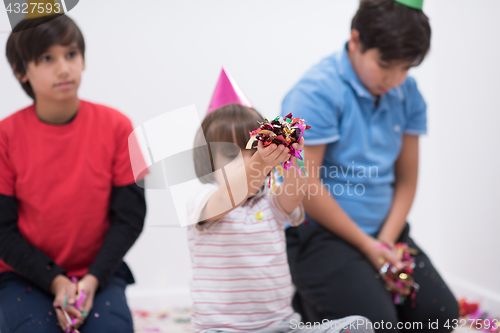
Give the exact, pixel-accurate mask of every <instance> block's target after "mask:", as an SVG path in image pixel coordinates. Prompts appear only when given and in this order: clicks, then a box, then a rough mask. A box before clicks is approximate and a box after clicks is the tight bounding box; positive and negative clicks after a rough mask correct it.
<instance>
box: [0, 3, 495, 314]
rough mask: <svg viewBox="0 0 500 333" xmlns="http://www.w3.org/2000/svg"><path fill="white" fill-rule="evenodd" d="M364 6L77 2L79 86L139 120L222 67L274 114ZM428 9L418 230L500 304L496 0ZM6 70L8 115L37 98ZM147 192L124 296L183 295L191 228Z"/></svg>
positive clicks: (459, 283) (4, 110) (464, 281)
mask: <svg viewBox="0 0 500 333" xmlns="http://www.w3.org/2000/svg"><path fill="white" fill-rule="evenodd" d="M357 4H358V1H355V0H309V1H298V0H293V1H291V0H273V1H271V0H251V1H250V0H245V1H243V0H232V1H231V0H226V1H223V0H217V1H215V0H214V1H201V0H198V1H194V0H184V1H172V0H171V1H141V2H136V1H117V0H113V1H112V0H106V1H97V0H85V1H81V2H80V4H78V6H77V7H76V8H75V9H73V10H72V11H71V13H70V16H71V17H72V18H73V19H74V20H75V21H76V22H77V23H78V24H79V25H80V27H81V29H82V31H83V33H84V35H85V38H86V42H87V47H88V48H87V53H86V64H87V69H86V72H85V74H84V78H83V83H82V86H81V89H80V96H81V97H82V98H84V99H88V100H90V101H96V102H101V103H104V104H108V105H110V106H113V107H116V108H117V109H119V110H121V111H122V112H124V113H125V114H127V115H128V116H129V117H130V118H131V119H132V120H133V122H134V124H135V125H139V124H141V123H143V122H145V121H147V120H149V119H151V118H153V117H155V116H157V115H160V114H162V113H164V112H167V111H171V110H174V109H176V108H179V107H182V106H186V105H190V104H196V106H197V107H198V111H199V113H200V115H203V114H204V111H205V110H206V108H207V106H208V102H209V99H210V97H211V93H212V91H213V88H214V86H215V83H216V80H217V78H218V75H219V71H220V68H221V65H225V66H226V67H227V68H228V70H229V71H230V72H231V73H232V75H233V77H234V78H235V79H236V81H237V82H238V83H239V85H240V86H241V87H242V89H243V90H244V91H245V93H246V94H247V96H248V97H249V98H250V100H251V101H252V102H253V103H254V105H255V106H256V107H257V109H259V110H260V111H261V112H262V113H263V114H264V115H266V116H269V117H272V116H274V115H276V114H278V113H279V111H280V104H281V100H282V98H283V97H284V95H285V93H286V92H287V90H288V89H290V88H291V86H292V85H293V84H294V83H295V82H296V81H297V80H298V79H299V78H300V76H301V75H302V74H303V73H304V72H305V71H306V70H307V68H309V67H310V66H311V65H312V64H314V63H316V62H318V61H319V60H320V59H321V58H322V57H324V56H326V55H328V54H330V53H332V52H334V51H336V50H338V49H339V48H341V47H342V46H343V42H344V41H345V40H346V39H347V37H348V34H349V27H350V20H351V18H352V16H353V14H354V12H355V10H356V8H357ZM424 9H425V12H426V13H427V14H428V16H429V17H430V19H431V24H432V28H433V40H432V51H431V53H430V55H429V57H428V58H427V59H426V61H425V62H424V63H423V64H422V65H421V66H420V67H419V68H417V69H415V70H413V73H412V74H413V75H414V76H415V77H416V78H417V80H418V83H419V87H420V89H421V90H422V93H423V95H424V97H425V98H426V100H427V102H428V105H429V110H428V112H429V134H428V135H427V136H426V137H424V138H422V140H421V169H420V179H419V187H418V193H417V197H416V200H415V204H414V206H413V209H412V211H411V213H410V218H409V220H410V221H411V224H412V234H413V237H414V239H416V241H417V242H418V243H419V244H420V245H421V247H423V248H424V249H425V250H426V251H427V252H428V253H429V254H430V257H431V258H432V259H433V260H434V262H435V264H436V266H437V267H438V268H439V269H441V271H442V272H443V274H444V275H445V277H446V278H447V279H448V281H450V282H451V283H452V285H453V286H456V288H455V290H465V292H469V291H471V290H473V291H475V292H476V294H477V295H481V294H488V295H489V296H490V297H492V298H493V299H495V298H496V300H497V301H499V302H500V284H499V283H498V282H497V281H498V276H499V275H500V267H499V266H498V255H499V250H498V245H496V244H498V239H499V235H500V226H499V225H500V205H499V204H498V201H499V198H500V195H499V194H500V193H499V191H500V173H499V172H498V170H497V167H498V166H499V164H500V163H499V162H500V159H499V157H498V155H497V154H498V152H499V150H498V148H497V144H498V143H500V131H498V130H497V126H498V124H500V113H499V111H500V110H499V107H498V106H497V105H496V104H495V102H496V98H497V96H496V93H497V90H498V88H500V86H499V83H498V78H499V76H500V67H499V65H498V54H499V53H500V46H499V44H498V36H497V34H498V32H499V31H500V21H499V20H498V19H497V14H496V13H498V12H499V11H500V2H499V1H497V0H475V1H466V0H439V1H431V0H427V1H426V3H425V7H424ZM0 31H3V33H0V46H1V48H2V50H3V48H4V47H5V43H6V40H7V37H8V32H7V31H10V27H9V25H8V21H7V15H6V13H5V12H4V11H1V10H0ZM1 53H2V54H3V53H4V51H1ZM0 78H1V79H0V101H1V102H0V103H1V104H0V118H3V117H5V116H7V115H8V114H10V113H12V112H13V111H15V110H18V109H20V108H22V107H23V106H25V105H27V104H28V103H29V102H30V101H29V99H28V98H27V97H26V96H25V95H24V92H23V91H22V90H21V88H20V86H19V85H18V84H17V82H16V80H15V79H14V77H13V75H12V74H11V71H10V68H9V67H8V64H7V61H6V59H5V58H3V60H2V59H0ZM147 199H148V216H147V221H146V225H147V227H146V228H145V230H144V232H143V234H142V235H141V237H140V238H139V240H138V242H137V243H136V244H135V245H134V247H133V248H132V250H131V251H130V252H129V254H128V255H127V258H126V259H127V261H128V263H129V264H130V266H131V267H132V269H133V271H134V274H135V277H136V280H137V283H136V285H135V286H133V287H131V288H129V295H130V296H132V298H134V297H135V299H136V300H137V302H136V304H139V305H141V306H142V305H144V306H147V303H146V298H140V297H139V296H144V297H148V296H152V295H156V296H162V299H163V303H164V304H173V303H176V302H180V303H184V302H186V299H187V297H186V292H187V290H188V286H189V279H190V275H191V271H190V262H189V257H188V249H187V244H186V236H185V230H184V229H180V228H173V227H166V226H173V225H175V224H176V223H177V221H176V218H175V214H174V213H173V204H172V201H171V198H170V197H169V194H168V192H166V191H164V190H148V192H147ZM158 225H159V226H158ZM495 245H496V246H495ZM460 288H462V289H460ZM498 311H499V313H500V309H499V310H498Z"/></svg>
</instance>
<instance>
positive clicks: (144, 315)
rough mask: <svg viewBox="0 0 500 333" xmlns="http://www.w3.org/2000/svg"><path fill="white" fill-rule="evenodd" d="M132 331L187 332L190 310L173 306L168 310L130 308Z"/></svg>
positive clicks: (189, 323) (189, 328) (189, 325)
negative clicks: (132, 321)
mask: <svg viewBox="0 0 500 333" xmlns="http://www.w3.org/2000/svg"><path fill="white" fill-rule="evenodd" d="M132 317H133V318H134V331H135V332H137V333H151V332H157V333H167V332H168V333H187V332H193V330H192V328H191V311H190V310H189V309H186V308H174V309H170V310H168V311H156V312H155V311H142V310H132Z"/></svg>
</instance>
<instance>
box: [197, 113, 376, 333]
mask: <svg viewBox="0 0 500 333" xmlns="http://www.w3.org/2000/svg"><path fill="white" fill-rule="evenodd" d="M261 120H262V116H260V115H259V113H258V112H257V111H256V110H255V109H253V108H250V107H246V106H243V105H239V104H229V105H226V106H223V107H220V108H218V109H216V110H214V111H212V112H211V113H209V114H208V115H207V116H206V117H205V119H204V121H203V123H202V125H201V129H200V131H199V132H198V135H197V137H196V141H195V149H194V160H195V169H196V173H197V176H198V177H199V179H200V181H201V183H203V184H202V185H201V186H200V189H199V190H198V191H197V192H196V193H195V194H194V195H193V197H192V199H191V201H190V203H189V204H188V220H189V223H190V225H189V227H188V241H189V248H190V253H191V262H192V265H193V281H192V286H191V296H192V298H193V308H192V320H191V321H192V324H193V329H194V331H195V332H207V333H215V332H244V331H247V332H248V331H251V332H259V333H267V332H269V333H271V332H276V333H277V332H343V331H346V332H347V331H349V332H372V330H371V329H368V326H370V324H371V323H369V321H368V319H366V318H364V317H360V316H350V317H346V318H343V319H339V320H336V321H327V320H325V321H323V322H321V323H302V322H301V321H300V315H299V314H297V313H296V312H294V310H293V309H292V307H291V297H292V295H293V292H294V287H293V285H292V283H291V278H290V271H289V267H288V262H287V254H286V243H285V233H284V228H285V224H286V223H287V222H288V223H290V225H292V226H297V225H299V224H300V223H302V221H303V220H304V209H303V207H302V204H301V201H302V199H303V197H304V196H305V194H306V193H307V192H306V185H307V178H306V177H305V176H304V175H301V174H299V173H298V172H297V171H296V170H295V169H294V168H290V169H289V170H288V171H284V175H283V183H282V184H281V185H280V186H278V189H277V191H276V192H275V193H274V194H273V195H269V189H268V187H267V186H266V185H267V183H266V180H267V177H268V175H269V173H270V172H272V169H273V167H274V166H275V165H277V164H279V163H282V162H285V161H287V160H289V159H290V158H292V163H293V164H294V165H295V166H296V167H297V162H296V158H295V157H291V155H290V154H288V149H287V148H286V147H284V146H283V145H280V146H279V147H278V146H276V145H274V144H272V145H270V146H268V147H263V145H262V143H261V142H259V144H258V147H257V148H256V149H250V150H247V149H245V146H246V143H247V141H248V140H249V132H250V131H252V130H254V128H255V126H256V125H257V121H261ZM207 143H208V144H207ZM303 145H304V139H301V140H300V142H298V143H295V144H294V148H295V149H302V147H303ZM214 170H215V171H214ZM367 325H368V326H367Z"/></svg>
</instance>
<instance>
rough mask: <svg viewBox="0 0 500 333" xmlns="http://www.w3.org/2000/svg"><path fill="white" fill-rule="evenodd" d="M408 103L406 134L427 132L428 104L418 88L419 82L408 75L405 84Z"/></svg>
mask: <svg viewBox="0 0 500 333" xmlns="http://www.w3.org/2000/svg"><path fill="white" fill-rule="evenodd" d="M404 89H405V104H406V127H405V130H404V133H405V134H410V135H421V134H426V133H427V104H426V103H425V100H424V98H423V97H422V94H421V93H420V91H419V90H418V88H417V82H416V81H415V79H413V78H412V77H408V79H407V80H406V82H405V84H404Z"/></svg>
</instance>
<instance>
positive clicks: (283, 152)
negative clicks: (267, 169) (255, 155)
mask: <svg viewBox="0 0 500 333" xmlns="http://www.w3.org/2000/svg"><path fill="white" fill-rule="evenodd" d="M280 147H283V149H282V150H281V149H280V153H279V155H278V156H276V164H278V163H283V162H286V161H287V160H288V157H289V156H290V155H289V154H288V153H289V152H290V149H288V148H286V147H284V146H280Z"/></svg>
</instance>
